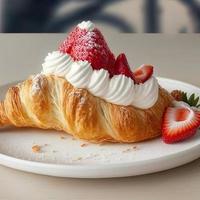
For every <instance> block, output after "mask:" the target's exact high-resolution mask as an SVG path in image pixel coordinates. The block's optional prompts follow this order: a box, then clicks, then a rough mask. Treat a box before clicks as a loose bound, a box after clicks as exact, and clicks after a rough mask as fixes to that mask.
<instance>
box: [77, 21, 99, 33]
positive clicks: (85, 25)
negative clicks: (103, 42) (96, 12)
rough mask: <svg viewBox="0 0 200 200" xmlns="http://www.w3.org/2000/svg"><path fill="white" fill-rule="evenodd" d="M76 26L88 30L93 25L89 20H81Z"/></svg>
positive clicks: (92, 27)
mask: <svg viewBox="0 0 200 200" xmlns="http://www.w3.org/2000/svg"><path fill="white" fill-rule="evenodd" d="M78 27H79V28H80V29H86V30H87V31H89V32H90V31H93V30H94V28H95V25H94V24H93V23H92V22H91V21H82V22H81V23H80V24H78Z"/></svg>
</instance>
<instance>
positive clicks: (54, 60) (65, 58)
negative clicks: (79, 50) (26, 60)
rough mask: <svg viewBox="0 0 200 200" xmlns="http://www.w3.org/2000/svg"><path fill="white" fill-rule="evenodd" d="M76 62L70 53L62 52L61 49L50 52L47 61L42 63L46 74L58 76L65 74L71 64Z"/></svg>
mask: <svg viewBox="0 0 200 200" xmlns="http://www.w3.org/2000/svg"><path fill="white" fill-rule="evenodd" d="M73 63H74V61H73V59H72V58H71V56H70V55H68V54H61V53H60V52H59V51H53V52H52V53H48V55H47V57H46V58H45V62H44V63H43V64H42V67H43V72H45V74H55V75H57V76H65V75H66V74H67V73H68V71H69V70H70V66H71V65H72V64H73Z"/></svg>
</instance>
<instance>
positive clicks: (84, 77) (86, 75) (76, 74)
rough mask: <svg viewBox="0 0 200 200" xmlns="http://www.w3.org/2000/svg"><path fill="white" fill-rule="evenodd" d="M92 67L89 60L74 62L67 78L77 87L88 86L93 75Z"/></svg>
mask: <svg viewBox="0 0 200 200" xmlns="http://www.w3.org/2000/svg"><path fill="white" fill-rule="evenodd" d="M92 71H93V70H92V67H91V65H90V63H89V62H87V61H78V62H74V63H72V65H71V66H70V69H69V71H68V73H67V74H66V75H65V78H66V79H67V80H68V81H69V82H70V83H71V84H72V85H73V86H75V87H77V88H87V86H88V84H89V81H90V78H91V75H92Z"/></svg>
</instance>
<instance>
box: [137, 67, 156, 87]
mask: <svg viewBox="0 0 200 200" xmlns="http://www.w3.org/2000/svg"><path fill="white" fill-rule="evenodd" d="M152 74H153V66H152V65H146V64H144V65H141V66H140V67H139V68H137V69H136V70H135V71H134V72H133V77H134V80H135V83H136V84H139V83H144V82H145V81H147V80H148V79H149V78H150V77H151V76H152Z"/></svg>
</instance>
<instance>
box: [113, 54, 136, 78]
mask: <svg viewBox="0 0 200 200" xmlns="http://www.w3.org/2000/svg"><path fill="white" fill-rule="evenodd" d="M112 73H113V74H112V75H119V74H123V75H125V76H127V77H129V78H132V79H133V73H132V72H131V70H130V67H129V64H128V61H127V58H126V55H125V54H124V53H121V54H120V55H119V56H118V57H117V59H116V61H115V66H114V68H113V70H112Z"/></svg>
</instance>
